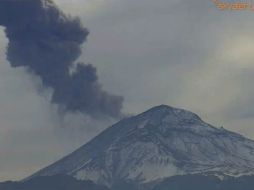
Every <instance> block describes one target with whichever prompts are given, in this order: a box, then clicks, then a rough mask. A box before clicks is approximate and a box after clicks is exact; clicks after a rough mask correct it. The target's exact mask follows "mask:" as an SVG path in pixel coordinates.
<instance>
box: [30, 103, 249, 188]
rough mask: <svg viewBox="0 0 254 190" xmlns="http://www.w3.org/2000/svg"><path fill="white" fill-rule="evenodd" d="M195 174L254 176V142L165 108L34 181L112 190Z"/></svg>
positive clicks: (123, 124) (116, 128) (112, 132)
mask: <svg viewBox="0 0 254 190" xmlns="http://www.w3.org/2000/svg"><path fill="white" fill-rule="evenodd" d="M195 173H206V174H216V175H233V176H238V175H247V174H252V173H254V141H251V140H249V139H246V138H244V137H243V136H241V135H239V134H236V133H233V132H230V131H227V130H225V129H223V128H215V127H213V126H211V125H209V124H207V123H205V122H204V121H202V120H201V118H200V117H199V116H197V115H196V114H194V113H192V112H189V111H186V110H183V109H177V108H173V107H170V106H165V105H161V106H157V107H154V108H152V109H150V110H148V111H146V112H144V113H142V114H140V115H137V116H134V117H130V118H127V119H124V120H122V121H120V122H118V123H117V124H115V125H113V126H112V127H110V128H108V129H107V130H105V131H104V132H102V133H101V134H100V135H98V136H97V137H96V138H94V139H93V140H92V141H90V142H89V143H87V144H85V145H84V146H82V147H81V148H79V149H78V150H76V151H75V152H73V153H72V154H70V155H68V156H67V157H65V158H63V159H61V160H59V161H58V162H56V163H54V164H52V165H50V166H48V167H46V168H44V169H42V170H41V171H39V172H37V173H35V174H34V175H33V176H31V177H34V176H51V175H56V174H67V175H71V176H74V177H76V178H77V179H82V180H86V179H90V180H93V181H94V182H96V183H99V184H105V185H108V186H111V185H112V184H114V183H116V182H117V181H122V180H125V181H134V182H137V183H147V182H152V181H156V180H161V179H163V178H167V177H170V176H175V175H184V174H195Z"/></svg>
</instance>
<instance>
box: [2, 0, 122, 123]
mask: <svg viewBox="0 0 254 190" xmlns="http://www.w3.org/2000/svg"><path fill="white" fill-rule="evenodd" d="M0 25H2V26H4V27H5V33H6V36H7V38H8V39H9V44H8V47H7V53H6V55H7V59H8V60H9V62H10V64H11V66H12V67H25V68H27V71H28V72H29V73H33V74H35V75H37V76H39V77H40V78H41V80H42V84H43V87H45V88H51V89H53V95H52V100H51V101H52V103H55V104H57V105H58V106H59V108H61V110H64V111H70V112H83V113H87V114H89V115H91V116H111V117H115V118H118V117H120V116H121V108H122V101H123V98H122V97H121V96H115V95H111V94H109V93H108V92H106V91H104V90H103V89H102V87H101V86H100V84H99V82H98V76H97V74H96V68H95V67H93V66H92V65H90V64H84V63H75V61H76V60H77V58H78V57H79V56H80V54H81V45H82V43H83V42H85V41H86V39H87V36H88V34H89V32H88V30H87V29H86V28H84V27H83V26H82V25H81V23H80V21H79V19H78V18H72V17H70V16H67V15H65V14H64V13H63V12H61V11H60V10H59V9H58V8H57V7H56V6H55V5H54V3H53V2H52V1H51V0H1V1H0ZM73 68H74V71H72V72H71V71H70V70H73Z"/></svg>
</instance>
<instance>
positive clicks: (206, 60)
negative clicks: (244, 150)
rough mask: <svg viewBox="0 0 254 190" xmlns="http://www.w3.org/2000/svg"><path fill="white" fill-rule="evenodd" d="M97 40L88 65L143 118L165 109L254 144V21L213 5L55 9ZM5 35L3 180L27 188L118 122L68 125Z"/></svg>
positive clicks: (156, 0)
mask: <svg viewBox="0 0 254 190" xmlns="http://www.w3.org/2000/svg"><path fill="white" fill-rule="evenodd" d="M55 3H56V4H57V5H58V6H59V7H60V8H61V9H62V10H63V11H64V12H67V13H69V14H71V15H74V16H80V18H81V21H82V23H83V24H84V26H85V27H87V28H88V29H89V30H90V35H89V37H88V42H87V43H85V44H84V47H83V54H82V56H81V57H80V60H81V61H84V62H86V63H91V64H93V65H94V66H96V67H97V69H98V75H99V80H100V83H101V84H102V85H103V88H104V89H106V90H108V91H109V92H112V93H114V94H118V95H122V96H124V98H125V101H124V109H123V110H124V112H125V113H128V114H129V113H130V114H135V113H140V112H143V111H145V110H146V109H148V108H150V107H152V106H156V105H159V104H168V105H171V106H175V107H180V108H185V109H188V110H191V111H193V112H196V113H197V114H199V115H200V116H201V117H202V118H203V119H204V120H205V121H207V122H209V123H211V124H213V125H215V126H218V127H220V126H222V125H223V126H224V127H225V128H227V129H230V130H234V131H236V132H239V133H242V134H244V135H246V136H248V137H249V138H252V139H254V128H253V123H254V85H253V81H254V61H253V60H254V36H253V31H254V24H253V19H254V12H252V11H220V10H217V8H216V7H215V5H214V4H213V1H212V0H192V1H190V0H72V1H70V0H55ZM6 45H7V39H6V38H5V36H4V32H3V28H1V30H0V62H1V64H0V121H1V123H0V180H7V179H21V178H23V177H26V176H27V175H29V174H31V173H32V172H34V171H36V170H38V169H40V168H41V167H43V166H46V165H47V164H50V163H52V162H53V161H55V160H57V159H59V158H60V157H62V156H64V155H65V154H67V153H69V152H71V151H72V150H74V149H75V148H77V147H78V146H79V145H81V144H83V143H85V142H86V141H87V140H89V139H91V138H92V137H93V136H94V135H96V134H97V133H98V132H99V131H101V130H103V129H104V128H106V127H107V126H108V125H110V124H112V123H113V122H114V121H112V120H110V121H108V120H107V121H101V122H95V121H93V120H92V119H90V118H87V117H86V116H83V115H68V116H66V117H64V118H60V117H59V116H58V114H57V112H56V110H55V108H54V107H53V106H52V105H50V103H49V96H50V91H49V92H43V95H42V94H41V93H40V94H39V93H38V83H40V80H39V79H38V78H36V77H35V76H31V75H27V74H26V72H25V71H24V70H22V69H20V68H19V69H13V68H11V67H10V66H9V64H8V62H7V60H6V58H5V51H6V50H5V49H6Z"/></svg>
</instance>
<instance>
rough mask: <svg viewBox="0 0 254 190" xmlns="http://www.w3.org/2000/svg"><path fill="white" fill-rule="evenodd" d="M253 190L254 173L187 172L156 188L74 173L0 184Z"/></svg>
mask: <svg viewBox="0 0 254 190" xmlns="http://www.w3.org/2000/svg"><path fill="white" fill-rule="evenodd" d="M140 189H142V190H253V189H254V176H244V177H239V178H233V177H228V178H227V179H224V180H220V179H219V178H217V177H213V176H202V175H185V176H174V177H170V178H167V179H165V180H163V181H162V182H160V183H158V184H157V185H155V186H154V185H153V187H149V186H147V187H146V188H141V187H139V188H138V187H137V186H136V185H135V184H130V183H124V182H119V183H118V184H115V185H113V187H112V188H111V189H109V188H107V187H104V186H100V185H96V184H94V183H93V182H91V181H79V180H76V179H75V178H73V177H70V176H63V175H61V176H51V177H36V178H33V179H31V180H29V181H25V182H4V183H0V190H140Z"/></svg>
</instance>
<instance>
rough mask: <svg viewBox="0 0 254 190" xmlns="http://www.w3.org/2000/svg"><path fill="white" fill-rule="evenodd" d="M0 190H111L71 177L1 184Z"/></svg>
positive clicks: (43, 178)
mask: <svg viewBox="0 0 254 190" xmlns="http://www.w3.org/2000/svg"><path fill="white" fill-rule="evenodd" d="M0 190H109V189H108V188H106V187H103V186H100V185H96V184H94V183H93V182H91V181H79V180H76V179H75V178H73V177H70V176H63V175H58V176H51V177H37V178H33V179H31V180H29V181H25V182H4V183H0Z"/></svg>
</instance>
